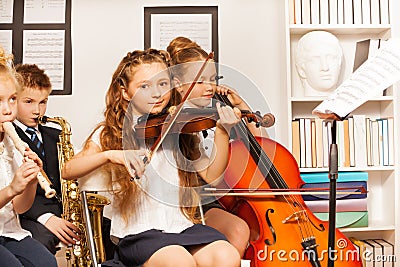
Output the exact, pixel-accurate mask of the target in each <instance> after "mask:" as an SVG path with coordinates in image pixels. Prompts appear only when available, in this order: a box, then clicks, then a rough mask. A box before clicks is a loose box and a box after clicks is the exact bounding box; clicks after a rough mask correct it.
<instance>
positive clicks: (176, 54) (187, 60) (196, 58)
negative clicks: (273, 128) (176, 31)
mask: <svg viewBox="0 0 400 267" xmlns="http://www.w3.org/2000/svg"><path fill="white" fill-rule="evenodd" d="M167 51H168V52H169V54H170V56H171V65H173V67H172V68H171V69H172V73H173V76H174V79H175V82H176V83H177V85H178V87H177V90H178V91H179V93H180V94H181V95H182V96H183V95H185V94H186V92H187V90H188V88H189V84H190V83H191V81H192V80H193V77H194V72H193V69H197V68H198V65H199V64H201V63H202V62H203V61H204V60H205V59H206V58H207V56H208V54H207V52H205V51H204V50H203V49H202V48H201V47H200V46H199V45H198V44H197V43H196V42H193V41H192V40H190V39H189V38H186V37H177V38H175V39H174V40H172V41H171V42H170V43H169V45H168V47H167ZM196 63H197V64H196ZM216 77H217V73H216V68H215V66H214V64H213V63H210V64H208V66H207V67H206V69H205V70H204V71H203V72H202V74H201V76H200V78H199V81H198V82H197V83H196V85H195V87H194V89H193V92H192V93H191V94H190V100H189V101H188V103H189V104H190V105H191V106H193V107H200V108H201V107H206V106H209V105H211V97H213V96H214V95H215V93H218V94H220V95H224V96H227V97H228V99H229V100H230V101H231V103H232V105H234V106H235V107H237V108H239V109H242V110H249V106H248V105H247V104H246V102H245V101H243V99H242V98H241V97H240V96H239V95H238V94H237V93H236V92H235V91H234V90H233V89H231V88H229V87H227V86H223V85H218V86H217V85H216ZM248 128H249V129H250V131H251V132H252V133H253V134H254V135H258V136H260V135H261V134H264V135H265V134H266V133H265V132H264V131H262V130H261V129H260V128H257V127H256V126H255V124H254V123H249V124H248ZM213 133H214V132H213V131H212V130H211V131H210V130H209V131H207V133H206V134H204V135H205V137H206V140H203V143H204V144H205V148H206V150H207V147H209V145H208V144H207V143H210V142H211V143H212V141H210V140H209V138H212V137H213ZM204 135H200V138H201V139H204V138H203V136H204ZM207 139H208V140H207ZM219 155H221V154H220V153H219ZM202 202H203V206H202V207H203V211H204V214H205V221H206V224H207V225H209V226H211V227H213V228H215V229H217V230H219V231H220V232H222V233H223V234H224V235H225V236H226V237H227V238H228V240H229V242H231V244H233V245H234V246H235V247H236V249H237V250H238V251H239V253H240V255H241V256H243V255H244V252H245V250H246V248H247V245H248V241H249V236H250V230H249V227H248V226H247V223H246V222H245V221H243V220H242V219H241V218H239V217H237V216H235V215H233V214H231V213H229V212H227V211H226V210H225V209H224V208H223V207H222V205H221V204H219V202H218V201H217V200H216V199H215V198H212V197H211V198H210V197H208V198H203V199H202Z"/></svg>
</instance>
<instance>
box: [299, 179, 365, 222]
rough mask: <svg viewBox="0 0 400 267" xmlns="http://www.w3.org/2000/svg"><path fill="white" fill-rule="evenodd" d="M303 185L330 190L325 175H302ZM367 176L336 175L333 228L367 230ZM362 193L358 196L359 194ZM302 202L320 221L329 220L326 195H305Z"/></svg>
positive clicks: (319, 189) (317, 189)
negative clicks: (361, 228)
mask: <svg viewBox="0 0 400 267" xmlns="http://www.w3.org/2000/svg"><path fill="white" fill-rule="evenodd" d="M301 178H302V179H303V181H304V182H305V184H304V185H303V188H309V189H312V188H314V189H315V191H321V188H327V189H329V177H328V173H327V172H313V173H302V174H301ZM367 182H368V173H367V172H339V173H338V179H337V195H336V227H337V228H344V227H346V228H355V227H367V226H368V209H367V194H366V193H362V188H364V189H365V192H366V191H367ZM360 192H361V193H360ZM303 199H304V201H305V203H306V205H307V206H308V208H309V209H310V210H311V211H312V212H313V213H314V214H315V215H316V216H317V217H318V218H319V219H321V220H324V221H327V220H328V219H329V194H312V193H310V194H309V195H304V196H303Z"/></svg>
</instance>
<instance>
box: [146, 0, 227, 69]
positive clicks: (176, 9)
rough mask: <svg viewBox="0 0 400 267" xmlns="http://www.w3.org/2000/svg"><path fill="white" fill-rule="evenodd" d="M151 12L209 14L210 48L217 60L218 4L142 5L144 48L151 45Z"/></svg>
mask: <svg viewBox="0 0 400 267" xmlns="http://www.w3.org/2000/svg"><path fill="white" fill-rule="evenodd" d="M152 14H178V15H179V14H211V24H212V25H211V48H212V51H213V52H214V61H216V62H218V58H219V57H218V6H161V7H144V49H147V48H150V46H151V15H152ZM164 49H165V48H164Z"/></svg>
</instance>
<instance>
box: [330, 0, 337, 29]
mask: <svg viewBox="0 0 400 267" xmlns="http://www.w3.org/2000/svg"><path fill="white" fill-rule="evenodd" d="M329 23H330V24H338V2H337V0H329Z"/></svg>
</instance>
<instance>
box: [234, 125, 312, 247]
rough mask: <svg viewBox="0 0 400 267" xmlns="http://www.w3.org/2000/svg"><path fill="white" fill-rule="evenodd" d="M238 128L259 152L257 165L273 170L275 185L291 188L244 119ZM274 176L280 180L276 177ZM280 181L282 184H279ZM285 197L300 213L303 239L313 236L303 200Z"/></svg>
mask: <svg viewBox="0 0 400 267" xmlns="http://www.w3.org/2000/svg"><path fill="white" fill-rule="evenodd" d="M238 128H239V130H240V132H241V134H242V137H245V136H247V137H248V138H249V146H250V147H251V148H252V149H253V150H252V151H254V152H255V153H256V154H257V158H258V159H259V161H258V162H257V165H260V166H261V167H263V168H264V169H265V170H266V171H267V172H268V173H271V172H272V174H271V177H272V178H273V180H272V182H273V183H274V184H275V187H276V188H286V189H288V188H289V187H288V185H287V184H286V182H285V181H284V179H283V178H282V176H281V175H280V173H279V172H278V170H277V169H276V168H275V166H274V165H273V163H272V162H271V160H270V159H269V158H268V156H267V155H266V153H265V152H264V151H263V149H262V147H261V145H260V144H259V143H258V142H257V140H256V139H255V137H254V136H253V135H252V134H251V133H250V132H249V129H248V128H247V126H246V125H245V123H244V122H243V121H242V123H239V125H238ZM242 139H243V138H242ZM264 160H266V161H267V162H264ZM268 166H269V167H270V168H269V171H268ZM274 176H275V177H276V178H277V179H278V180H276V179H274ZM278 183H279V184H280V185H278ZM270 186H271V185H270ZM283 197H284V199H285V201H286V202H287V203H288V204H289V205H290V207H291V209H292V212H293V214H295V216H298V215H299V214H300V218H299V219H296V221H297V224H298V226H299V230H300V234H301V236H302V238H303V240H304V239H306V237H310V236H313V229H312V226H311V225H310V221H309V218H308V215H307V214H306V212H305V209H304V206H303V204H301V201H299V200H298V199H297V198H298V197H297V196H293V195H290V199H291V201H289V200H288V198H287V197H286V196H283ZM293 206H294V207H296V209H297V211H296V210H295V209H294V207H293ZM300 207H301V209H300ZM301 225H303V228H304V233H303V230H302V229H303V228H302V226H301Z"/></svg>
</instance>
